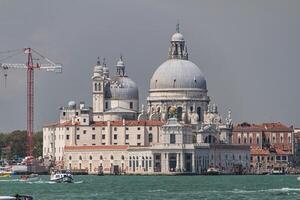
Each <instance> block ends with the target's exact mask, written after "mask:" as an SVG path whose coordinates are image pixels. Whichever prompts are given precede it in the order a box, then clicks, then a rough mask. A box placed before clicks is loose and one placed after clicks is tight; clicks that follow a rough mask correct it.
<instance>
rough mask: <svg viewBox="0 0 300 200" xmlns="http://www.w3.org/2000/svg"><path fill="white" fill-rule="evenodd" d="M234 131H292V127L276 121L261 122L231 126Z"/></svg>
mask: <svg viewBox="0 0 300 200" xmlns="http://www.w3.org/2000/svg"><path fill="white" fill-rule="evenodd" d="M233 131H234V132H263V131H267V132H293V128H292V127H287V126H286V125H284V124H282V123H280V122H276V123H262V124H248V123H242V124H238V125H236V126H235V127H234V128H233Z"/></svg>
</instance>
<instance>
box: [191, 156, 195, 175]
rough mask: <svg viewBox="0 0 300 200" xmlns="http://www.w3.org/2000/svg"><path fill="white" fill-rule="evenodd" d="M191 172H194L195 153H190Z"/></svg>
mask: <svg viewBox="0 0 300 200" xmlns="http://www.w3.org/2000/svg"><path fill="white" fill-rule="evenodd" d="M192 172H195V153H192Z"/></svg>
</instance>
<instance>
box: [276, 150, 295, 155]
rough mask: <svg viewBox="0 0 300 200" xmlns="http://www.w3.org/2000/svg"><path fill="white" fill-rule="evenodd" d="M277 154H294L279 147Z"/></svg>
mask: <svg viewBox="0 0 300 200" xmlns="http://www.w3.org/2000/svg"><path fill="white" fill-rule="evenodd" d="M276 154H277V155H292V152H290V151H284V150H282V149H279V148H278V149H276Z"/></svg>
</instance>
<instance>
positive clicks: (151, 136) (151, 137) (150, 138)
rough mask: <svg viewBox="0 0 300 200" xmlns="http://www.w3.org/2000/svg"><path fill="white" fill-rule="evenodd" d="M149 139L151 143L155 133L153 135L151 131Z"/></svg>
mask: <svg viewBox="0 0 300 200" xmlns="http://www.w3.org/2000/svg"><path fill="white" fill-rule="evenodd" d="M148 141H149V143H151V142H152V141H153V135H152V133H149V135H148Z"/></svg>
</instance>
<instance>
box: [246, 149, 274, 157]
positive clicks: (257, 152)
mask: <svg viewBox="0 0 300 200" xmlns="http://www.w3.org/2000/svg"><path fill="white" fill-rule="evenodd" d="M250 154H251V155H261V156H267V155H270V151H269V149H261V148H253V149H251V150H250Z"/></svg>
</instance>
